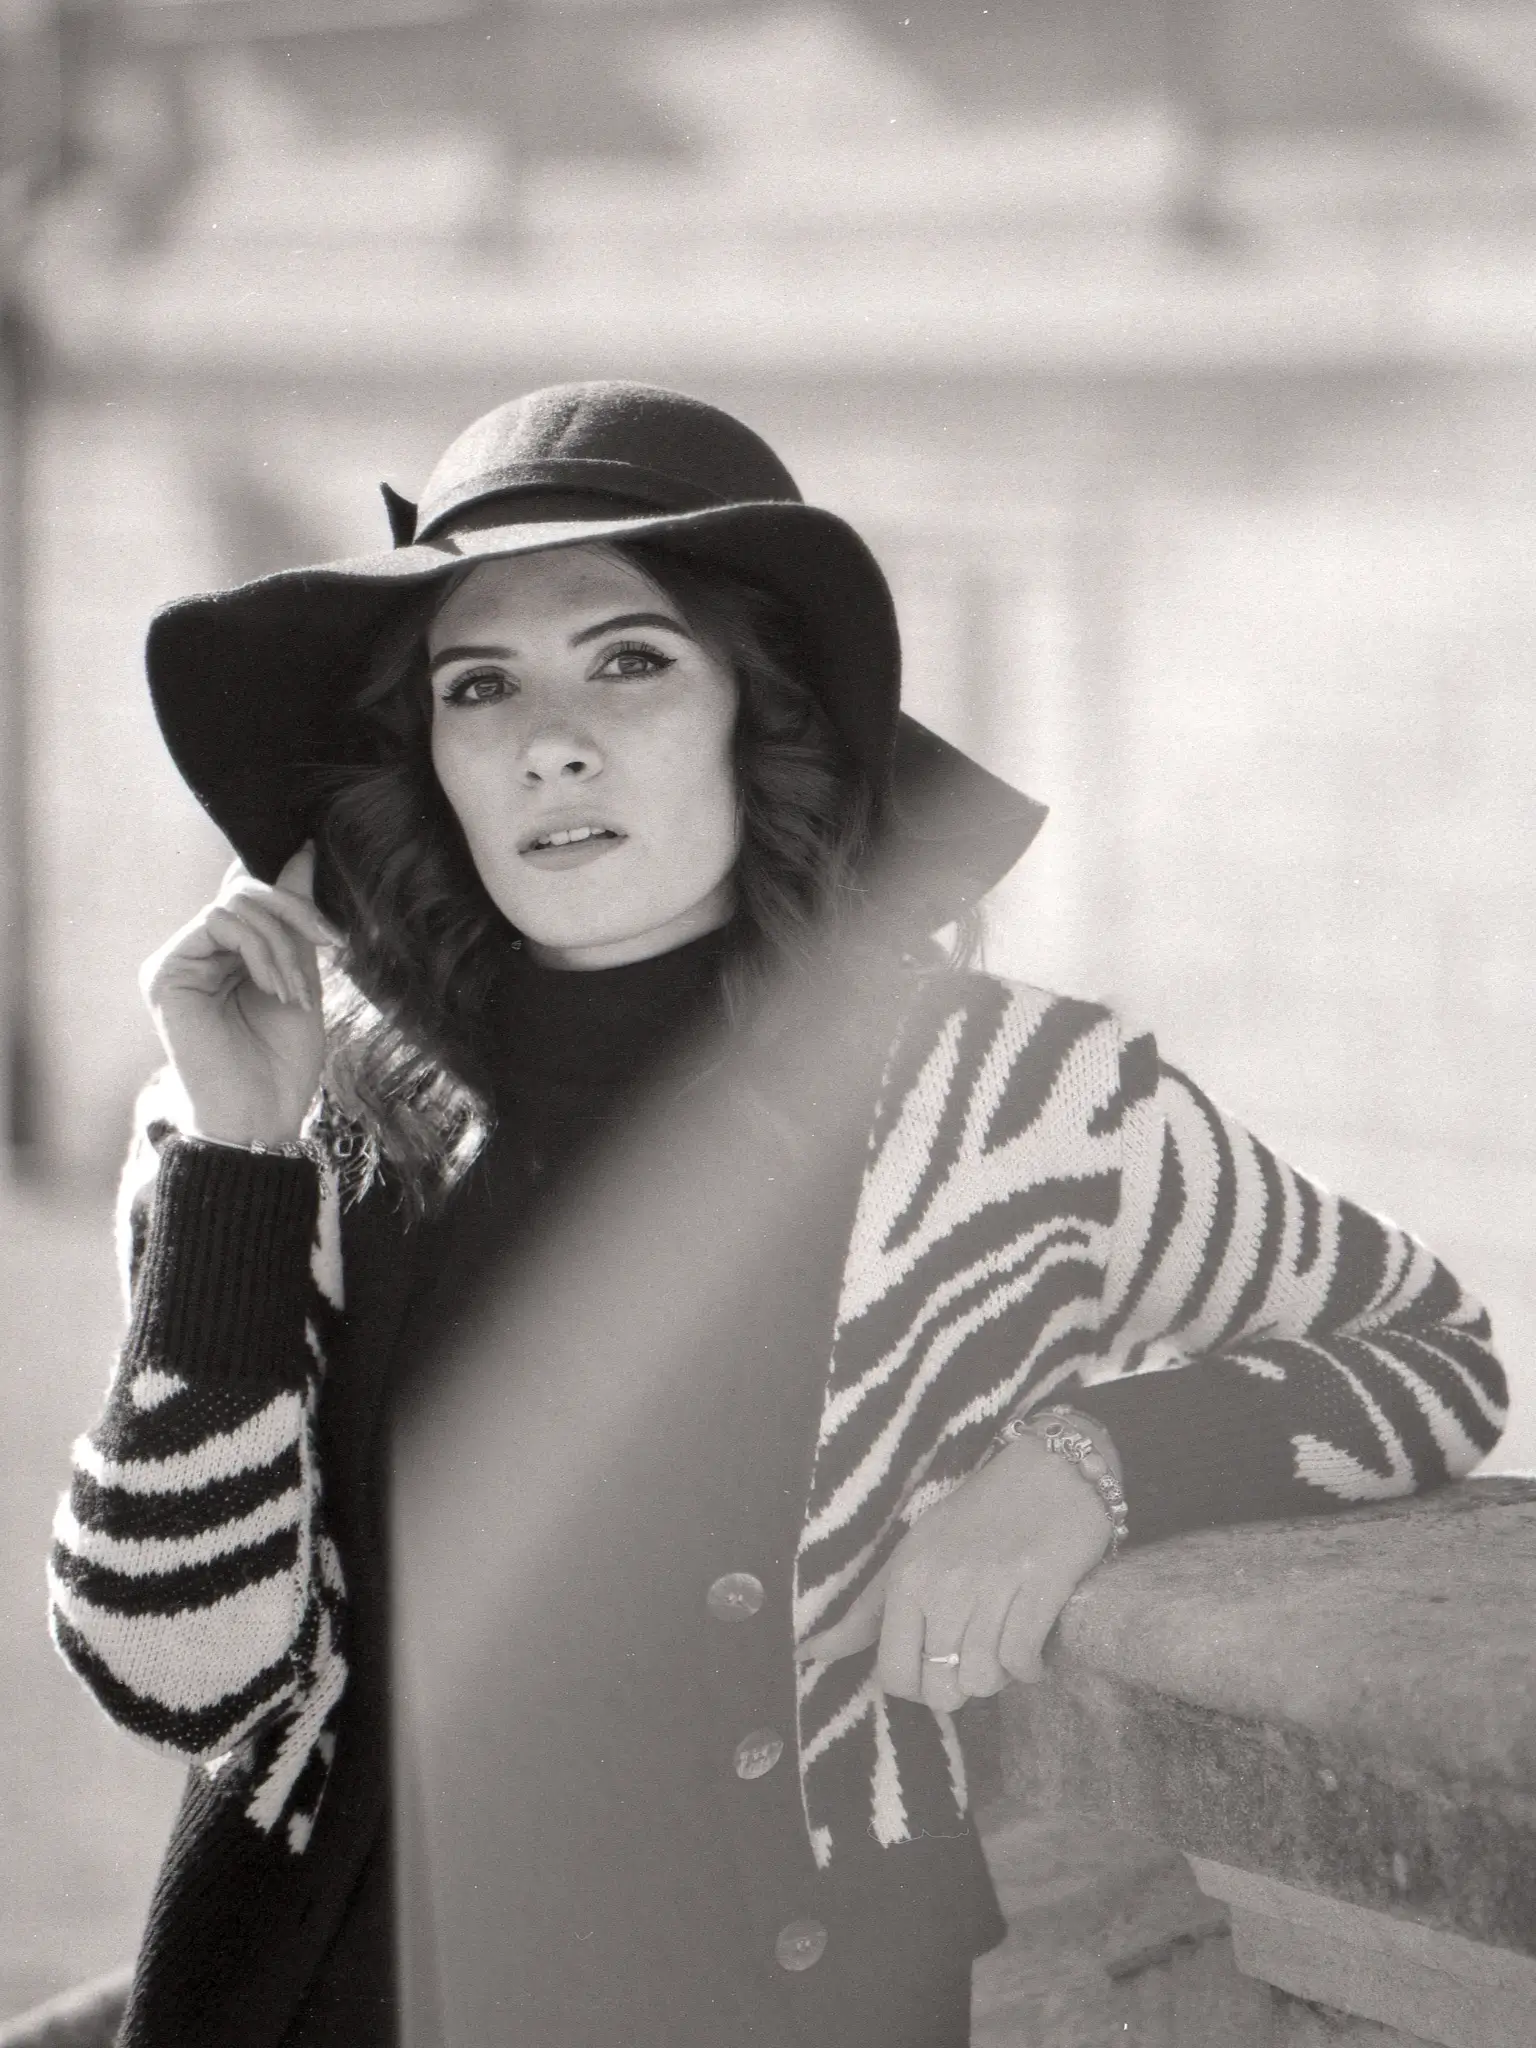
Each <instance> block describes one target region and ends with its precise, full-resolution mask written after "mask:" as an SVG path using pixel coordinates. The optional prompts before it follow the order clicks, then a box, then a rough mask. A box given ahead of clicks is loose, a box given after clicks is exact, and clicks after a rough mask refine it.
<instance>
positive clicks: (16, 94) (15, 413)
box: [0, 0, 62, 1174]
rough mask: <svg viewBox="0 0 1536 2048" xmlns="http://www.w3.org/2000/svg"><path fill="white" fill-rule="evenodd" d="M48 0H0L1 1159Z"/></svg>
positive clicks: (27, 1103) (16, 988)
mask: <svg viewBox="0 0 1536 2048" xmlns="http://www.w3.org/2000/svg"><path fill="white" fill-rule="evenodd" d="M60 49H61V42H60V25H59V18H58V9H57V8H56V7H54V6H51V5H48V4H47V0H3V4H0V1034H3V1046H0V1091H3V1098H4V1099H3V1105H0V1107H3V1114H4V1138H3V1143H4V1147H5V1153H6V1164H7V1167H8V1168H9V1171H10V1172H11V1173H12V1174H17V1173H21V1172H24V1171H26V1169H27V1168H28V1166H30V1165H32V1164H33V1163H34V1162H35V1160H36V1158H37V1147H38V1144H39V1142H40V1138H41V1129H40V1121H41V1120H40V1116H39V1108H38V1099H37V1078H38V1077H37V1059H36V1041H35V1031H34V1018H33V1013H32V989H31V945H30V939H31V886H30V883H31V834H30V831H29V819H28V790H27V764H28V752H29V749H28V735H29V727H30V719H29V716H28V713H29V687H30V686H29V678H28V664H27V647H28V630H27V549H26V508H27V498H28V489H27V485H28V467H29V456H30V451H31V443H32V428H33V419H34V415H35V410H36V403H37V394H38V349H37V340H36V335H35V332H34V328H33V324H32V322H31V320H30V318H29V315H28V310H27V304H26V294H25V290H24V285H23V279H22V259H23V254H24V251H25V247H26V243H27V237H28V233H29V230H30V227H31V224H32V217H33V213H34V210H35V208H36V206H37V203H38V201H39V199H40V197H41V196H42V194H43V193H44V192H45V191H46V190H47V188H48V187H49V185H50V184H51V183H52V181H53V179H54V178H55V176H56V175H57V171H58V165H59V156H60V146H61V144H60V137H61V132H62V117H61V107H62V91H61V81H60Z"/></svg>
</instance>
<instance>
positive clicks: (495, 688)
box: [443, 668, 514, 704]
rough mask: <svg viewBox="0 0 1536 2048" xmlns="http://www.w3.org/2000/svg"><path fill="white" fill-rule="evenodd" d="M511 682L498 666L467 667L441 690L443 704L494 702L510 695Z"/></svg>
mask: <svg viewBox="0 0 1536 2048" xmlns="http://www.w3.org/2000/svg"><path fill="white" fill-rule="evenodd" d="M513 687H514V686H513V683H512V680H511V678H510V677H509V676H506V675H503V674H502V672H501V670H500V669H499V668H472V669H467V670H466V671H465V673H464V674H463V675H461V676H455V677H454V679H453V681H452V682H451V683H450V684H449V685H448V687H447V689H446V690H444V692H443V702H444V703H445V704H496V703H499V702H500V700H501V699H502V698H503V697H506V696H510V695H511V692H512V689H513Z"/></svg>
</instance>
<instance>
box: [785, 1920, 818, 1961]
mask: <svg viewBox="0 0 1536 2048" xmlns="http://www.w3.org/2000/svg"><path fill="white" fill-rule="evenodd" d="M826 1949H827V1930H826V1929H825V1927H823V1926H822V1924H821V1922H820V1921H819V1920H791V1921H790V1923H789V1925H788V1926H787V1927H781V1928H780V1929H779V1936H778V1939H777V1941H775V1943H774V1944H773V1954H774V1960H775V1961H776V1962H777V1964H778V1966H779V1968H780V1969H781V1970H808V1969H810V1967H811V1965H812V1964H813V1963H819V1962H820V1961H821V1959H822V1957H823V1956H824V1955H825V1954H826Z"/></svg>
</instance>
